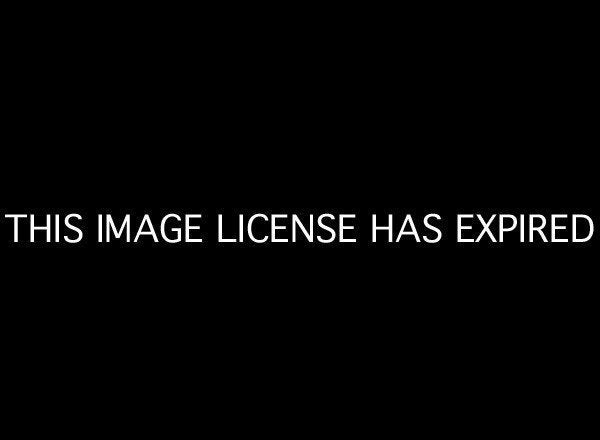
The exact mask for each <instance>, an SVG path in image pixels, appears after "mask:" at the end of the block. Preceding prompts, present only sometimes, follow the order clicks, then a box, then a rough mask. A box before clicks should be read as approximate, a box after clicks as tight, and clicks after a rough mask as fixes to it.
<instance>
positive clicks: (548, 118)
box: [1, 9, 598, 432]
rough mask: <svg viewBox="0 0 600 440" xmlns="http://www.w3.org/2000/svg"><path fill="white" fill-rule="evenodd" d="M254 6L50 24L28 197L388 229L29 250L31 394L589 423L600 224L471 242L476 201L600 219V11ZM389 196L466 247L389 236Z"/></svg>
mask: <svg viewBox="0 0 600 440" xmlns="http://www.w3.org/2000/svg"><path fill="white" fill-rule="evenodd" d="M52 12H57V11H52ZM153 12H157V11H153ZM163 12H164V11H163ZM247 12H248V14H247V13H246V12H240V11H239V10H237V9H236V11H233V10H232V11H228V12H227V13H225V14H224V15H223V14H221V15H216V14H215V13H214V12H212V11H211V12H207V11H204V12H195V13H193V14H190V15H188V14H186V13H184V12H183V11H180V12H177V13H175V15H173V16H171V15H170V14H169V15H167V14H166V13H165V15H164V16H163V14H162V12H161V14H159V15H160V18H156V16H155V15H152V17H150V16H147V15H146V13H145V12H144V13H141V12H140V11H137V12H136V13H133V14H127V15H126V14H125V13H124V12H122V13H119V14H114V16H112V15H111V16H110V17H107V18H102V19H100V18H99V17H100V15H97V14H100V12H97V13H96V12H95V13H94V14H92V15H85V19H83V18H82V16H78V18H77V19H75V18H74V19H66V22H65V23H63V22H62V21H57V20H50V19H48V16H46V17H45V16H44V14H43V13H41V14H40V16H36V17H35V19H34V18H33V15H36V14H34V13H33V12H32V11H30V12H28V14H26V15H25V16H23V17H24V19H25V20H24V21H19V23H18V24H16V25H15V26H14V29H10V30H8V31H7V39H6V44H5V52H4V55H3V66H4V67H3V70H4V72H3V73H4V74H5V79H4V80H3V85H4V87H3V96H4V99H3V110H4V111H3V124H2V125H3V133H4V136H3V137H4V142H3V156H4V158H3V160H2V173H1V176H2V177H1V179H2V201H1V202H2V205H1V206H2V213H3V214H4V213H5V212H31V213H42V212H43V213H67V212H79V213H83V214H86V215H87V216H89V215H92V214H94V213H96V212H105V211H107V210H110V211H113V212H124V211H131V212H151V213H153V214H155V215H158V214H160V213H163V212H169V211H175V212H179V213H186V212H190V213H202V214H204V215H205V216H206V217H208V218H210V217H211V216H214V215H215V214H216V213H217V212H222V211H229V212H237V211H239V210H243V211H246V212H252V211H256V212H288V213H292V212H294V213H319V212H325V211H328V212H334V213H335V212H356V213H359V215H361V243H360V244H359V245H348V246H342V245H338V246H331V247H326V248H323V247H321V248H317V247H291V246H285V245H283V246H275V245H273V246H268V247H262V248H252V247H244V248H234V249H232V248H227V249H225V248H218V247H216V246H214V245H210V244H207V245H206V246H199V247H175V248H164V247H158V248H154V247H152V246H138V247H129V248H128V247H126V246H124V247H117V248H115V247H111V248H102V247H98V246H95V245H94V244H93V243H88V244H83V245H81V246H76V247H63V246H54V247H53V246H39V247H35V248H31V247H27V246H23V247H20V246H10V245H9V243H8V242H7V240H4V242H3V245H2V254H3V257H5V258H3V263H2V264H3V270H2V273H3V278H4V282H3V284H4V285H5V286H6V287H5V288H3V289H2V291H3V295H2V301H3V303H4V304H3V307H2V311H3V314H4V315H5V319H3V324H4V327H5V331H4V338H3V339H4V341H5V347H6V348H5V355H6V356H5V358H6V362H5V365H7V366H8V367H9V370H10V373H9V374H8V375H7V376H6V382H7V384H8V385H9V386H10V388H11V389H13V388H14V389H15V393H14V394H11V396H14V397H11V404H10V408H11V412H12V413H13V414H15V415H20V416H23V414H31V410H32V409H34V408H35V409H38V410H40V411H39V412H40V413H41V414H45V415H46V417H47V418H45V419H44V420H47V421H46V422H44V423H49V424H52V425H57V426H63V423H67V424H71V423H73V420H74V419H77V420H78V421H83V422H88V423H86V425H87V426H88V427H89V426H99V427H107V426H109V425H112V422H113V421H123V420H128V421H131V420H133V421H134V425H136V426H138V427H148V426H150V427H152V428H153V429H158V426H157V425H160V426H163V427H165V428H166V429H167V430H168V431H171V430H174V429H176V428H180V427H181V426H183V425H184V424H183V422H184V421H191V422H192V423H193V424H201V426H198V427H200V428H202V427H203V426H204V425H203V423H205V420H207V419H208V420H210V421H212V422H213V423H214V422H216V423H217V424H218V425H219V426H221V427H222V429H225V430H230V429H239V428H242V429H251V428H255V427H256V428H261V429H266V428H269V429H273V428H274V427H275V426H276V425H278V424H279V423H281V422H283V423H282V424H283V426H284V427H285V428H286V429H287V430H286V431H282V432H288V431H290V430H291V431H295V430H298V429H306V430H308V432H314V431H313V430H312V429H313V428H312V427H313V426H315V422H317V423H318V422H323V421H328V422H330V423H329V426H330V428H329V429H331V430H332V431H331V432H337V430H340V429H344V428H350V429H357V430H358V429H359V428H363V429H365V430H366V431H365V432H372V431H373V430H375V429H383V428H384V427H386V426H387V425H388V424H389V423H391V424H392V426H395V427H396V428H399V427H400V428H401V427H403V426H407V427H408V425H404V424H403V423H405V422H401V421H402V420H407V419H408V420H410V421H412V422H413V423H416V424H418V425H420V426H421V427H422V428H423V429H426V430H431V429H440V428H441V429H455V428H460V429H465V428H467V427H469V428H471V429H473V428H474V427H475V425H477V424H478V423H481V422H483V425H484V426H485V427H486V428H487V429H488V430H490V429H491V430H497V429H507V430H509V432H512V431H510V430H511V429H512V428H511V427H512V426H514V423H515V422H522V421H525V420H528V421H532V420H533V421H534V423H532V424H531V426H532V428H533V429H540V427H548V426H551V427H553V428H556V429H557V428H558V426H557V425H559V424H560V425H561V426H563V427H566V428H568V429H573V424H572V423H573V419H572V418H571V416H572V415H573V414H576V415H577V417H578V418H579V420H580V421H581V420H583V419H584V418H585V417H586V414H588V411H589V409H586V408H587V405H586V403H585V402H586V396H589V395H590V394H591V393H592V390H593V389H595V388H594V385H593V381H592V375H591V372H592V371H593V369H594V366H595V365H596V364H595V363H594V362H592V359H593V356H592V355H593V348H594V347H593V341H594V339H595V338H596V336H597V327H598V326H597V322H596V320H595V314H596V310H597V304H596V301H595V299H594V297H593V295H594V293H595V290H597V289H596V287H595V284H594V283H593V281H595V279H594V269H595V266H596V262H597V253H596V247H597V238H595V239H594V242H593V243H590V244H587V245H560V244H559V245H552V246H544V245H541V246H522V245H521V246H518V245H515V244H508V245H506V246H486V245H482V246H460V245H458V244H456V243H455V242H454V241H455V240H454V238H455V236H454V225H453V218H454V216H455V215H456V214H457V213H460V212H477V213H487V214H490V213H512V214H518V213H530V212H531V213H545V214H549V213H585V214H588V215H592V216H593V217H594V218H595V220H596V221H597V212H598V211H597V208H596V207H595V205H596V203H595V200H596V199H595V195H594V193H593V188H594V187H595V186H596V184H595V180H596V179H595V178H594V177H595V174H594V161H593V159H592V154H593V152H592V147H593V146H594V145H596V144H597V135H596V133H595V130H594V128H595V121H596V118H597V108H596V107H595V102H596V101H597V85H596V84H595V82H594V81H593V78H595V77H597V69H596V68H595V66H594V65H593V54H594V52H593V49H594V47H593V46H592V44H591V43H592V40H591V39H589V38H590V36H589V35H588V33H591V32H592V29H591V28H589V27H588V26H587V25H586V24H585V23H584V22H583V21H582V19H581V18H580V17H575V18H569V17H567V16H566V15H565V16H563V17H561V19H560V20H559V21H556V19H553V20H550V19H549V18H543V17H542V16H541V15H540V14H539V13H536V14H532V15H527V17H526V18H524V17H525V13H524V11H521V13H520V14H516V15H514V16H513V15H510V14H509V16H506V15H504V14H500V11H496V12H494V13H487V12H483V11H481V13H480V15H477V13H476V12H475V11H469V14H466V11H445V12H441V11H427V12H425V13H420V14H416V13H414V12H412V11H404V12H397V11H395V12H393V13H392V12H385V11H380V12H376V13H374V14H371V13H369V14H367V13H366V11H353V12H354V14H351V15H347V14H346V13H344V14H338V13H332V14H328V15H327V17H326V18H325V14H324V11H321V13H319V14H308V16H307V15H306V14H303V13H301V11H295V12H293V13H284V12H283V11H281V12H280V13H276V12H275V11H272V10H270V11H269V13H268V14H267V13H266V12H265V11H262V12H261V11H255V10H253V11H247ZM305 12H306V11H305ZM338 12H339V11H338ZM446 12H448V13H449V12H453V13H454V15H446ZM538 12H539V11H538ZM69 13H70V14H73V13H74V12H73V11H70V12H69ZM250 13H253V14H251V15H249V14H250ZM75 14H76V13H75ZM278 14H280V15H278ZM470 14H474V15H470ZM184 16H185V18H184ZM69 17H70V15H69ZM102 17H104V15H102ZM257 17H259V18H260V19H259V18H257ZM517 17H518V18H517ZM63 18H65V16H64V15H63ZM375 212H376V213H380V214H387V213H395V214H405V213H413V214H423V213H428V212H438V213H440V214H441V215H443V217H444V219H445V220H446V221H447V225H448V227H447V228H445V229H444V233H445V238H444V241H443V243H441V244H440V245H438V246H420V247H417V246H413V245H411V244H410V243H407V244H406V245H401V246H394V247H377V248H376V247H374V246H371V245H369V244H368V238H369V234H368V229H367V228H366V225H368V223H364V221H365V220H368V218H369V215H370V214H371V213H375ZM363 229H366V232H365V231H363ZM3 233H5V231H3ZM4 237H6V235H4ZM54 411H56V412H58V413H61V414H63V416H62V417H54V416H52V414H53V412H54ZM36 413H38V412H36ZM40 417H41V416H40ZM173 417H174V418H173ZM40 420H41V419H40ZM92 423H93V424H92ZM578 425H579V423H578ZM48 426H50V425H48ZM133 429H139V428H135V427H134V428H133Z"/></svg>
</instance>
